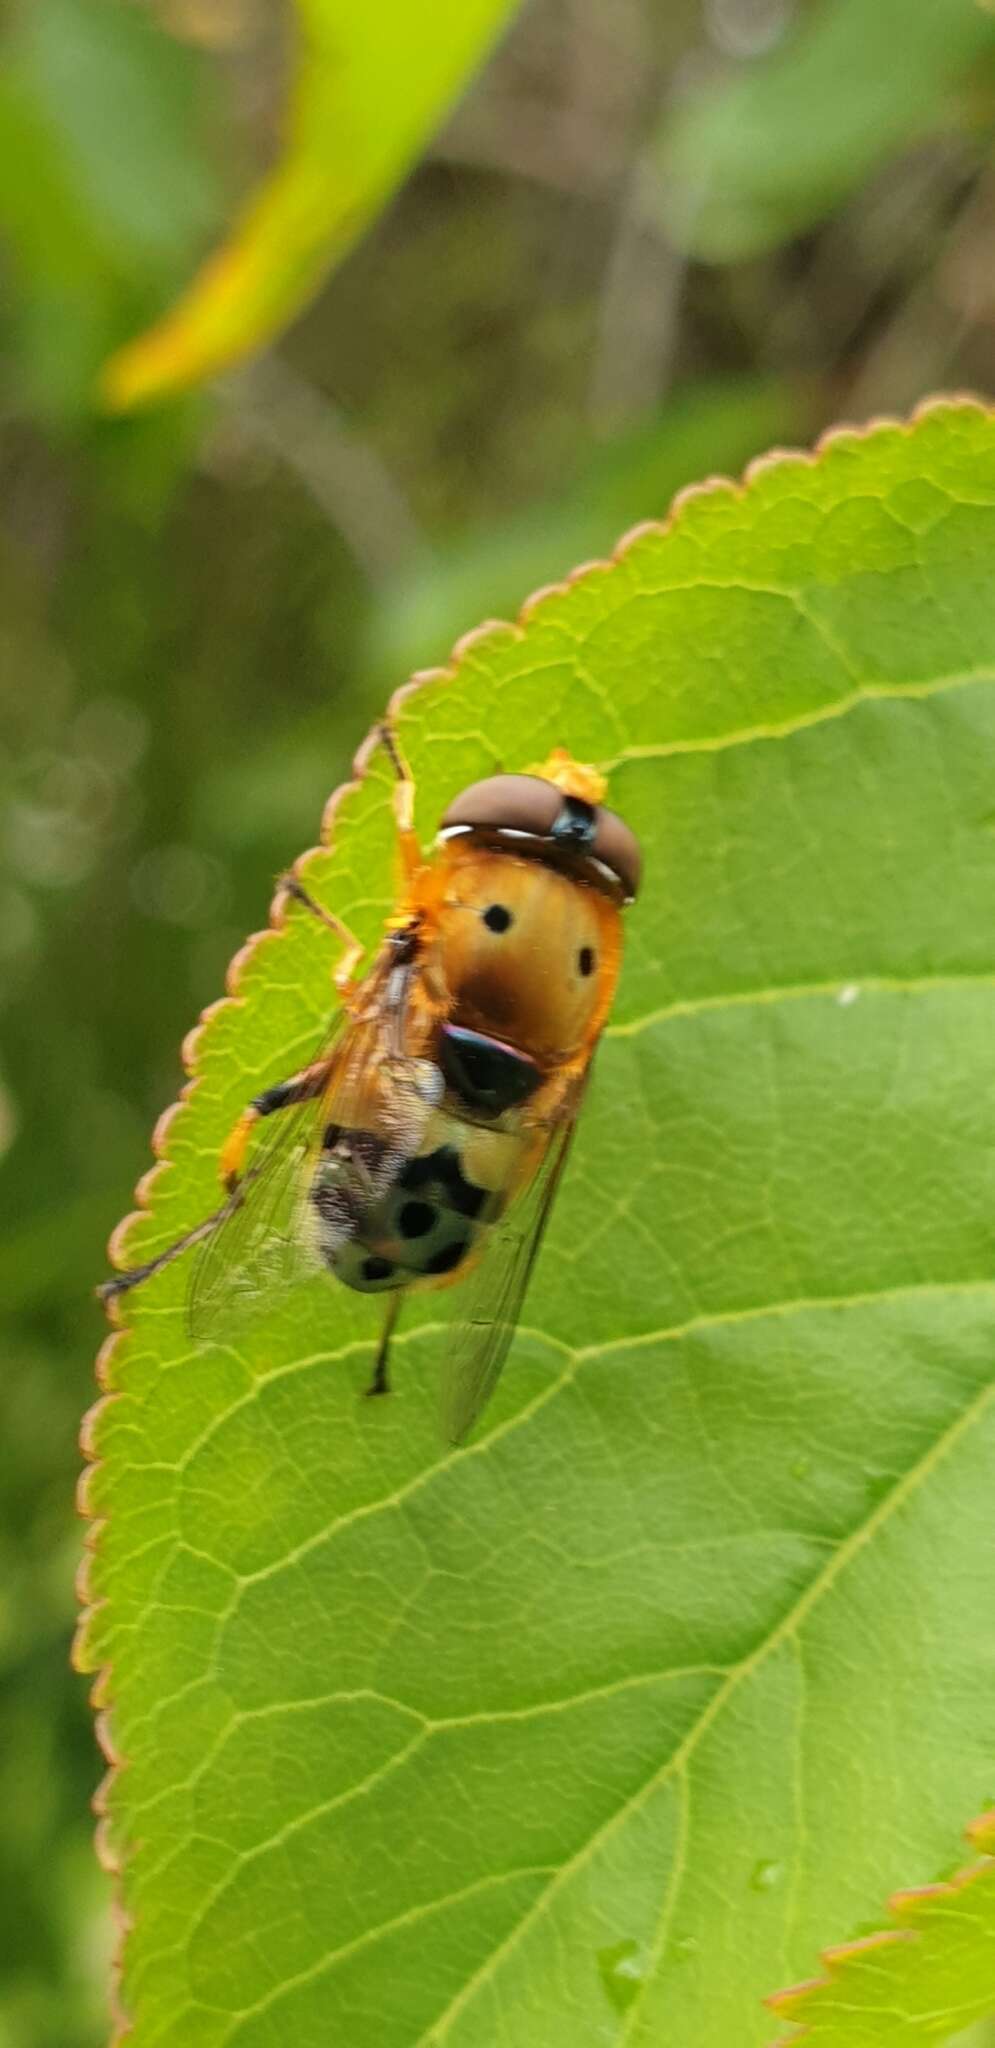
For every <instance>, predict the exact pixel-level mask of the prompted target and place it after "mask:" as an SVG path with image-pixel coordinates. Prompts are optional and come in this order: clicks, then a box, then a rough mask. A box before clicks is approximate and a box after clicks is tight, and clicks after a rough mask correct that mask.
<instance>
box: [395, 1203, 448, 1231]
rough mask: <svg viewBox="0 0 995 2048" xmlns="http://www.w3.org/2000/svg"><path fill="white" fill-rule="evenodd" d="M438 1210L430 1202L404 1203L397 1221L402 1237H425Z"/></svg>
mask: <svg viewBox="0 0 995 2048" xmlns="http://www.w3.org/2000/svg"><path fill="white" fill-rule="evenodd" d="M438 1213H439V1212H438V1210H437V1209H436V1208H435V1207H434V1206H433V1204H432V1203H431V1202H405V1203H404V1204H403V1206H402V1208H401V1213H400V1215H399V1217H398V1219H397V1222H398V1228H399V1230H400V1232H401V1236H402V1237H427V1236H428V1233H429V1231H430V1230H431V1228H432V1226H433V1224H434V1222H435V1220H436V1217H437V1215H438Z"/></svg>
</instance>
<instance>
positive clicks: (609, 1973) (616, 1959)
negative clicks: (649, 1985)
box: [597, 1940, 644, 2012]
mask: <svg viewBox="0 0 995 2048" xmlns="http://www.w3.org/2000/svg"><path fill="white" fill-rule="evenodd" d="M597 1960H598V1969H599V1971H600V1972H601V1982H602V1983H603V1985H604V1987H605V1990H606V1991H607V1993H608V1996H609V1998H610V1999H611V2002H612V2004H613V2006H614V2007H615V2010H616V2012H628V2010H629V2007H630V2005H631V2004H632V2002H633V2000H634V1999H635V1998H636V1996H637V1994H638V1992H639V1989H640V1987H641V1985H642V1981H643V1973H644V1965H643V1959H642V1957H641V1955H640V1952H639V1943H638V1942H637V1941H631V1940H626V1941H615V1942H613V1943H612V1944H611V1947H610V1948H599V1950H598V1958H597Z"/></svg>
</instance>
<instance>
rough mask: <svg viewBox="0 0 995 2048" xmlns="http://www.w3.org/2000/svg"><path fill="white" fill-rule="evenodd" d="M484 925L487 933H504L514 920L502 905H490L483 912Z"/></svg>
mask: <svg viewBox="0 0 995 2048" xmlns="http://www.w3.org/2000/svg"><path fill="white" fill-rule="evenodd" d="M484 923H485V925H486V926H487V929H488V931H489V932H506V931H507V930H508V927H509V925H511V924H513V923H514V918H513V917H512V915H511V911H510V910H509V909H508V908H507V906H506V905H505V904H504V903H491V904H489V905H488V907H487V909H486V910H485V911H484Z"/></svg>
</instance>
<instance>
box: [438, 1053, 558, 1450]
mask: <svg viewBox="0 0 995 2048" xmlns="http://www.w3.org/2000/svg"><path fill="white" fill-rule="evenodd" d="M586 1079H587V1075H586V1074H585V1075H584V1076H583V1078H582V1079H581V1081H580V1083H579V1084H578V1087H577V1091H576V1095H575V1098H574V1101H573V1104H572V1106H571V1107H570V1109H569V1111H568V1113H567V1115H566V1116H565V1118H564V1120H563V1122H562V1123H559V1124H557V1126H556V1127H555V1129H554V1130H553V1131H552V1133H551V1135H550V1139H549V1144H548V1145H547V1148H546V1151H545V1153H544V1154H543V1157H542V1159H541V1161H540V1163H539V1166H538V1167H537V1169H536V1172H535V1174H534V1175H533V1178H532V1180H531V1181H530V1182H529V1184H528V1186H527V1187H526V1188H525V1189H524V1190H523V1192H522V1193H521V1194H520V1195H519V1196H518V1198H517V1200H516V1201H515V1202H514V1203H513V1204H512V1206H511V1208H510V1209H509V1211H508V1214H507V1217H506V1219H505V1220H504V1221H503V1222H502V1223H500V1224H497V1225H495V1228H494V1234H493V1237H492V1239H491V1241H490V1243H489V1244H488V1245H487V1247H486V1249H485V1250H484V1253H483V1255H482V1257H481V1259H480V1262H479V1264H478V1265H477V1266H476V1268H475V1269H474V1271H473V1272H472V1274H470V1275H469V1276H468V1278H467V1282H466V1287H467V1303H466V1307H467V1314H466V1319H465V1321H463V1322H461V1323H459V1324H458V1325H457V1326H456V1327H455V1329H454V1330H453V1333H452V1336H451V1338H450V1343H449V1350H448V1352H447V1354H446V1357H445V1358H444V1360H443V1366H442V1427H443V1433H444V1435H445V1437H446V1439H447V1441H448V1442H450V1443H454V1444H456V1443H460V1442H461V1441H462V1439H463V1437H465V1436H466V1434H467V1432H468V1431H469V1430H470V1429H472V1427H473V1425H474V1423H475V1422H476V1420H477V1418H478V1416H479V1415H481V1414H482V1412H483V1410H484V1408H485V1407H486V1405H487V1403H488V1401H489V1400H490V1398H491V1395H492V1394H493V1392H494V1389H495V1387H496V1385H497V1383H498V1379H499V1378H500V1375H501V1369H502V1367H503V1365H504V1361H505V1359H506V1358H507V1356H508V1351H509V1348H510V1345H511V1340H512V1338H513V1336H514V1334H515V1329H516V1326H517V1323H518V1319H519V1316H520V1315H521V1312H522V1303H523V1302H524V1300H525V1295H526V1291H527V1289H528V1284H529V1280H530V1278H531V1276H532V1268H533V1266H534V1265H535V1261H536V1257H537V1255H538V1252H539V1247H540V1245H541V1243H542V1237H543V1232H544V1230H545V1228H546V1225H547V1223H548V1221H549V1217H550V1213H551V1211H552V1207H553V1203H554V1201H555V1199H556V1194H557V1190H558V1188H559V1185H560V1181H561V1179H562V1177H563V1169H564V1167H565V1165H566V1162H567V1156H568V1154H569V1151H570V1143H571V1140H572V1138H573V1134H574V1130H575V1128H576V1123H577V1116H578V1112H579V1110H580V1104H581V1100H582V1097H583V1091H584V1086H585V1083H586Z"/></svg>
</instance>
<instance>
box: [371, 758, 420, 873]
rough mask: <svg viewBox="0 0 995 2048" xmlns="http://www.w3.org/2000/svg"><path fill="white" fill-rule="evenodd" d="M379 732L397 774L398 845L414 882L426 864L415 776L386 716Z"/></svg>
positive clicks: (395, 793)
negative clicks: (419, 831) (417, 819)
mask: <svg viewBox="0 0 995 2048" xmlns="http://www.w3.org/2000/svg"><path fill="white" fill-rule="evenodd" d="M379 734H380V743H381V745H382V747H383V749H384V752H385V754H386V756H387V759H388V761H389V762H390V765H391V767H392V768H393V770H394V774H395V777H396V781H395V783H394V797H393V803H394V821H395V823H396V825H397V844H398V851H399V853H400V856H401V866H402V868H403V870H404V879H405V881H406V882H408V883H411V882H412V881H413V880H414V877H415V875H416V874H417V873H418V870H419V868H421V867H423V866H424V861H423V859H422V850H421V847H420V846H419V844H418V834H417V833H416V831H415V778H414V776H413V775H412V773H411V770H410V768H409V767H408V764H407V762H406V760H405V758H404V755H403V754H402V752H401V749H400V746H399V745H398V742H397V738H396V735H395V733H394V728H393V726H392V725H390V724H389V722H388V720H387V719H386V718H384V719H382V720H381V723H380V727H379Z"/></svg>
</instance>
